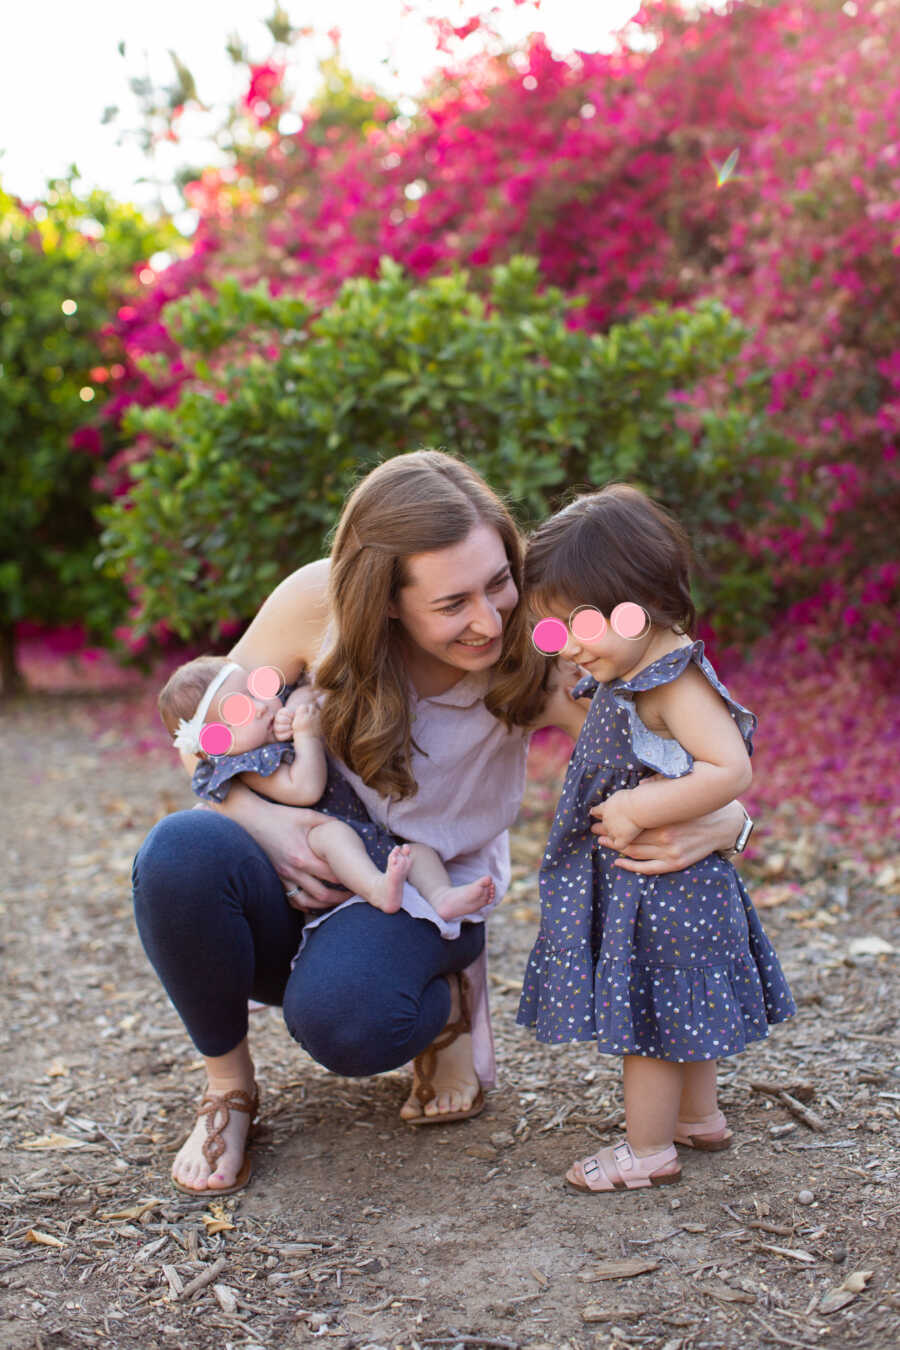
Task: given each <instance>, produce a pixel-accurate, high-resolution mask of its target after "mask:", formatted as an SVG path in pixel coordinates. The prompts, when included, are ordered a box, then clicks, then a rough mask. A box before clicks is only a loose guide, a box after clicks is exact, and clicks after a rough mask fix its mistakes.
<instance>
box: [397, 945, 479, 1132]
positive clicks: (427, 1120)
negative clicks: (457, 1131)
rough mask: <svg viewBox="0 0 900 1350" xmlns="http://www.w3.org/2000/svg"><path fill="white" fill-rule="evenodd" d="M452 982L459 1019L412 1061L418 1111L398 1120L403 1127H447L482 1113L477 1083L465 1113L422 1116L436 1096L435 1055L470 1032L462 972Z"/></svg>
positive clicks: (467, 984) (465, 986)
mask: <svg viewBox="0 0 900 1350" xmlns="http://www.w3.org/2000/svg"><path fill="white" fill-rule="evenodd" d="M456 978H457V979H458V981H459V1017H457V1019H456V1021H455V1022H448V1024H447V1026H445V1027H444V1030H443V1031H442V1032H441V1033H440V1035H439V1036H436V1037H435V1039H434V1040H433V1041H432V1042H431V1044H430V1045H429V1046H428V1047H427V1049H425V1050H423V1051H422V1053H421V1055H416V1057H415V1059H414V1060H413V1071H414V1073H415V1084H414V1086H413V1091H412V1095H413V1096H414V1097H415V1098H416V1100H417V1101H418V1103H419V1105H420V1106H421V1108H422V1110H421V1112H420V1113H419V1115H417V1116H401V1120H403V1121H404V1122H405V1123H406V1124H407V1125H413V1126H419V1125H449V1124H451V1123H452V1122H453V1121H454V1120H471V1118H472V1117H473V1116H477V1115H480V1114H481V1112H482V1111H483V1110H484V1089H483V1088H482V1086H481V1084H480V1083H479V1085H478V1091H477V1093H476V1094H475V1098H474V1100H473V1102H472V1104H471V1106H467V1107H466V1108H465V1110H463V1111H445V1112H438V1113H437V1114H436V1115H432V1116H428V1115H426V1114H425V1106H426V1104H427V1103H428V1102H430V1101H433V1099H434V1098H435V1097H436V1096H437V1091H436V1089H435V1086H434V1081H433V1080H434V1073H435V1069H436V1068H437V1059H438V1054H439V1053H440V1051H441V1050H446V1049H447V1046H448V1045H452V1044H453V1042H454V1041H455V1040H458V1039H459V1037H460V1036H465V1035H467V1034H468V1033H469V1032H470V1031H471V1030H472V1018H471V1015H470V1013H469V1000H468V993H469V981H468V979H467V978H466V976H465V975H464V974H463V972H462V971H460V972H459V973H458V974H457V977H456Z"/></svg>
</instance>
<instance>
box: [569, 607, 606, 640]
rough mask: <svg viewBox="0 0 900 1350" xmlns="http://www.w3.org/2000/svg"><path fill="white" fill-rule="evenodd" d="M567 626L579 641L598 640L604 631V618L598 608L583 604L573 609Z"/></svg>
mask: <svg viewBox="0 0 900 1350" xmlns="http://www.w3.org/2000/svg"><path fill="white" fill-rule="evenodd" d="M569 627H570V628H571V630H572V634H573V636H574V637H576V638H577V639H578V641H579V642H599V641H600V639H601V638H602V636H603V634H604V633H605V632H606V620H605V619H604V617H603V615H602V614H601V613H600V611H599V609H594V608H593V607H592V606H591V605H584V606H582V608H581V609H576V610H574V611H573V613H572V615H571V617H570V619H569Z"/></svg>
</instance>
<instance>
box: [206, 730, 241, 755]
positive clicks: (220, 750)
mask: <svg viewBox="0 0 900 1350" xmlns="http://www.w3.org/2000/svg"><path fill="white" fill-rule="evenodd" d="M198 739H199V741H200V749H201V750H202V751H203V752H204V754H207V755H227V754H228V751H229V750H230V749H231V747H232V745H233V744H234V737H233V736H232V734H231V732H230V731H229V730H228V728H227V727H226V726H223V725H222V723H221V722H207V724H206V726H205V727H201V729H200V736H199V738H198Z"/></svg>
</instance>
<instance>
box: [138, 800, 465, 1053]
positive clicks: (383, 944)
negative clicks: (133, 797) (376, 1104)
mask: <svg viewBox="0 0 900 1350" xmlns="http://www.w3.org/2000/svg"><path fill="white" fill-rule="evenodd" d="M132 882H133V885H134V907H135V917H136V919H137V926H138V931H139V933H140V935H141V941H142V942H143V944H144V950H145V951H146V953H147V955H148V957H149V958H150V961H151V963H152V965H153V967H154V969H155V971H156V973H157V975H158V976H159V978H160V979H161V980H162V983H163V985H164V986H165V989H166V992H167V994H168V995H169V998H170V999H171V1000H172V1002H173V1004H174V1005H175V1008H176V1009H177V1011H178V1013H179V1014H180V1016H181V1018H182V1020H183V1022H184V1024H185V1026H186V1028H187V1031H188V1034H189V1035H190V1037H191V1039H192V1041H193V1042H194V1044H195V1045H196V1047H197V1049H198V1050H199V1051H200V1053H201V1054H203V1055H208V1056H215V1055H224V1054H226V1053H227V1052H228V1051H229V1050H233V1049H234V1047H235V1046H236V1045H238V1044H239V1043H240V1042H241V1041H242V1040H243V1039H244V1037H245V1036H246V1035H247V1000H248V998H253V999H256V1000H257V1001H258V1002H260V1003H275V1004H279V1003H280V1004H282V1005H283V1011H284V1020H285V1022H286V1023H287V1027H288V1030H289V1031H290V1033H291V1035H292V1036H293V1037H294V1039H295V1040H296V1041H299V1042H300V1044H301V1045H302V1046H303V1048H304V1049H305V1050H306V1051H307V1052H308V1054H310V1055H311V1056H312V1058H313V1059H314V1060H316V1061H317V1062H318V1063H319V1064H322V1065H324V1066H325V1068H327V1069H331V1070H333V1071H334V1072H335V1073H340V1074H344V1075H347V1076H361V1075H367V1074H373V1073H382V1072H384V1071H385V1070H386V1069H396V1068H399V1066H400V1065H401V1064H405V1063H406V1062H407V1060H410V1059H413V1058H414V1057H415V1056H416V1055H418V1054H420V1053H421V1051H422V1050H424V1049H425V1047H426V1046H427V1045H430V1043H431V1042H432V1041H433V1040H434V1038H435V1036H437V1034H438V1032H440V1031H441V1029H442V1028H443V1027H444V1025H445V1024H446V1021H447V1018H448V1016H449V1013H450V989H449V986H448V984H447V981H446V980H445V979H443V978H442V977H443V976H444V975H447V974H449V973H450V972H451V971H455V970H463V969H465V967H466V966H468V965H470V964H471V962H472V961H474V960H475V957H476V956H477V955H478V953H479V952H480V951H481V949H482V947H483V946H484V925H483V924H480V923H473V924H463V926H462V930H461V933H460V936H459V937H458V938H456V939H454V940H452V941H448V940H447V939H446V938H442V937H441V935H440V932H439V931H438V929H437V927H436V926H435V925H434V924H431V923H429V922H428V920H427V919H414V918H413V917H412V916H411V915H409V914H407V913H405V911H403V910H400V911H399V912H398V913H396V914H384V913H382V911H381V910H379V909H375V907H374V906H373V905H369V904H355V905H349V906H348V907H347V908H346V909H342V910H341V911H340V913H338V914H333V915H331V916H330V918H328V919H327V920H326V921H325V922H324V923H322V924H320V925H319V927H318V928H314V929H312V930H311V931H310V933H309V935H308V937H307V941H306V945H305V946H304V948H303V953H302V955H301V957H300V959H299V961H298V962H297V964H296V966H295V967H294V969H293V971H292V970H291V960H292V958H293V956H294V954H295V952H296V950H297V947H298V946H299V945H300V937H301V933H302V929H303V915H302V914H300V913H299V912H298V911H297V910H295V909H291V907H290V905H289V904H288V902H287V900H286V899H285V895H284V886H283V884H282V882H281V880H280V878H279V876H278V874H277V872H276V871H275V869H274V867H273V866H272V864H271V863H270V861H269V859H268V857H267V856H266V854H265V853H264V852H263V851H262V849H261V848H260V847H259V845H258V844H257V843H256V841H255V840H254V839H253V838H252V837H251V836H250V835H249V834H248V833H247V831H246V830H244V829H243V828H242V827H241V826H240V825H238V824H237V823H236V822H235V821H233V820H230V819H229V818H228V817H227V816H222V815H219V814H218V813H217V812H213V811H176V812H175V813H174V815H170V816H166V817H165V818H164V819H163V820H160V821H159V822H158V823H157V824H156V825H154V827H153V829H152V830H151V831H150V833H149V834H148V836H147V838H146V839H145V840H144V843H143V844H142V845H141V848H140V851H139V852H138V855H137V857H136V858H135V860H134V868H133V870H132Z"/></svg>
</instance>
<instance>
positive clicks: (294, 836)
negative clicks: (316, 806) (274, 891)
mask: <svg viewBox="0 0 900 1350" xmlns="http://www.w3.org/2000/svg"><path fill="white" fill-rule="evenodd" d="M213 809H214V810H221V811H222V813H223V814H224V815H227V816H230V817H231V819H232V820H236V821H237V822H238V824H239V825H242V826H243V827H244V829H245V830H246V831H247V833H248V834H250V835H252V836H253V838H254V839H255V840H256V842H257V843H258V844H259V846H260V848H261V849H262V850H263V852H264V853H265V854H266V855H267V857H268V859H269V861H270V862H271V864H272V866H273V867H274V868H275V871H276V872H277V873H278V875H279V876H280V877H281V880H282V881H283V882H284V886H285V892H287V891H291V890H293V888H294V887H296V888H297V889H296V891H295V892H294V893H293V894H291V895H288V897H287V899H288V904H289V905H291V906H292V907H293V908H294V909H302V910H310V909H314V910H323V909H333V908H334V906H335V905H339V904H340V903H341V902H342V901H343V900H347V899H349V898H350V896H351V895H352V891H348V890H345V889H341V890H331V889H329V887H328V886H325V885H323V882H325V881H331V882H336V881H337V880H338V878H337V877H336V876H335V875H334V873H333V872H332V870H331V868H330V867H329V866H328V863H327V862H324V861H323V860H322V859H321V858H320V857H319V856H318V855H317V854H316V853H314V852H313V850H312V848H311V847H310V844H309V840H308V838H307V835H308V834H309V831H310V830H311V829H312V827H313V826H314V825H323V824H325V822H326V821H329V820H332V819H333V817H332V816H326V815H324V814H323V813H322V812H321V811H313V810H310V809H309V808H308V807H305V806H282V805H280V803H278V802H271V801H266V800H264V799H263V798H262V797H259V796H257V794H256V793H254V792H251V791H250V790H249V788H247V787H246V786H245V785H244V784H242V783H235V784H234V785H233V787H232V788H231V791H230V792H229V794H228V799H227V801H226V802H224V803H223V805H222V806H221V807H213Z"/></svg>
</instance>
